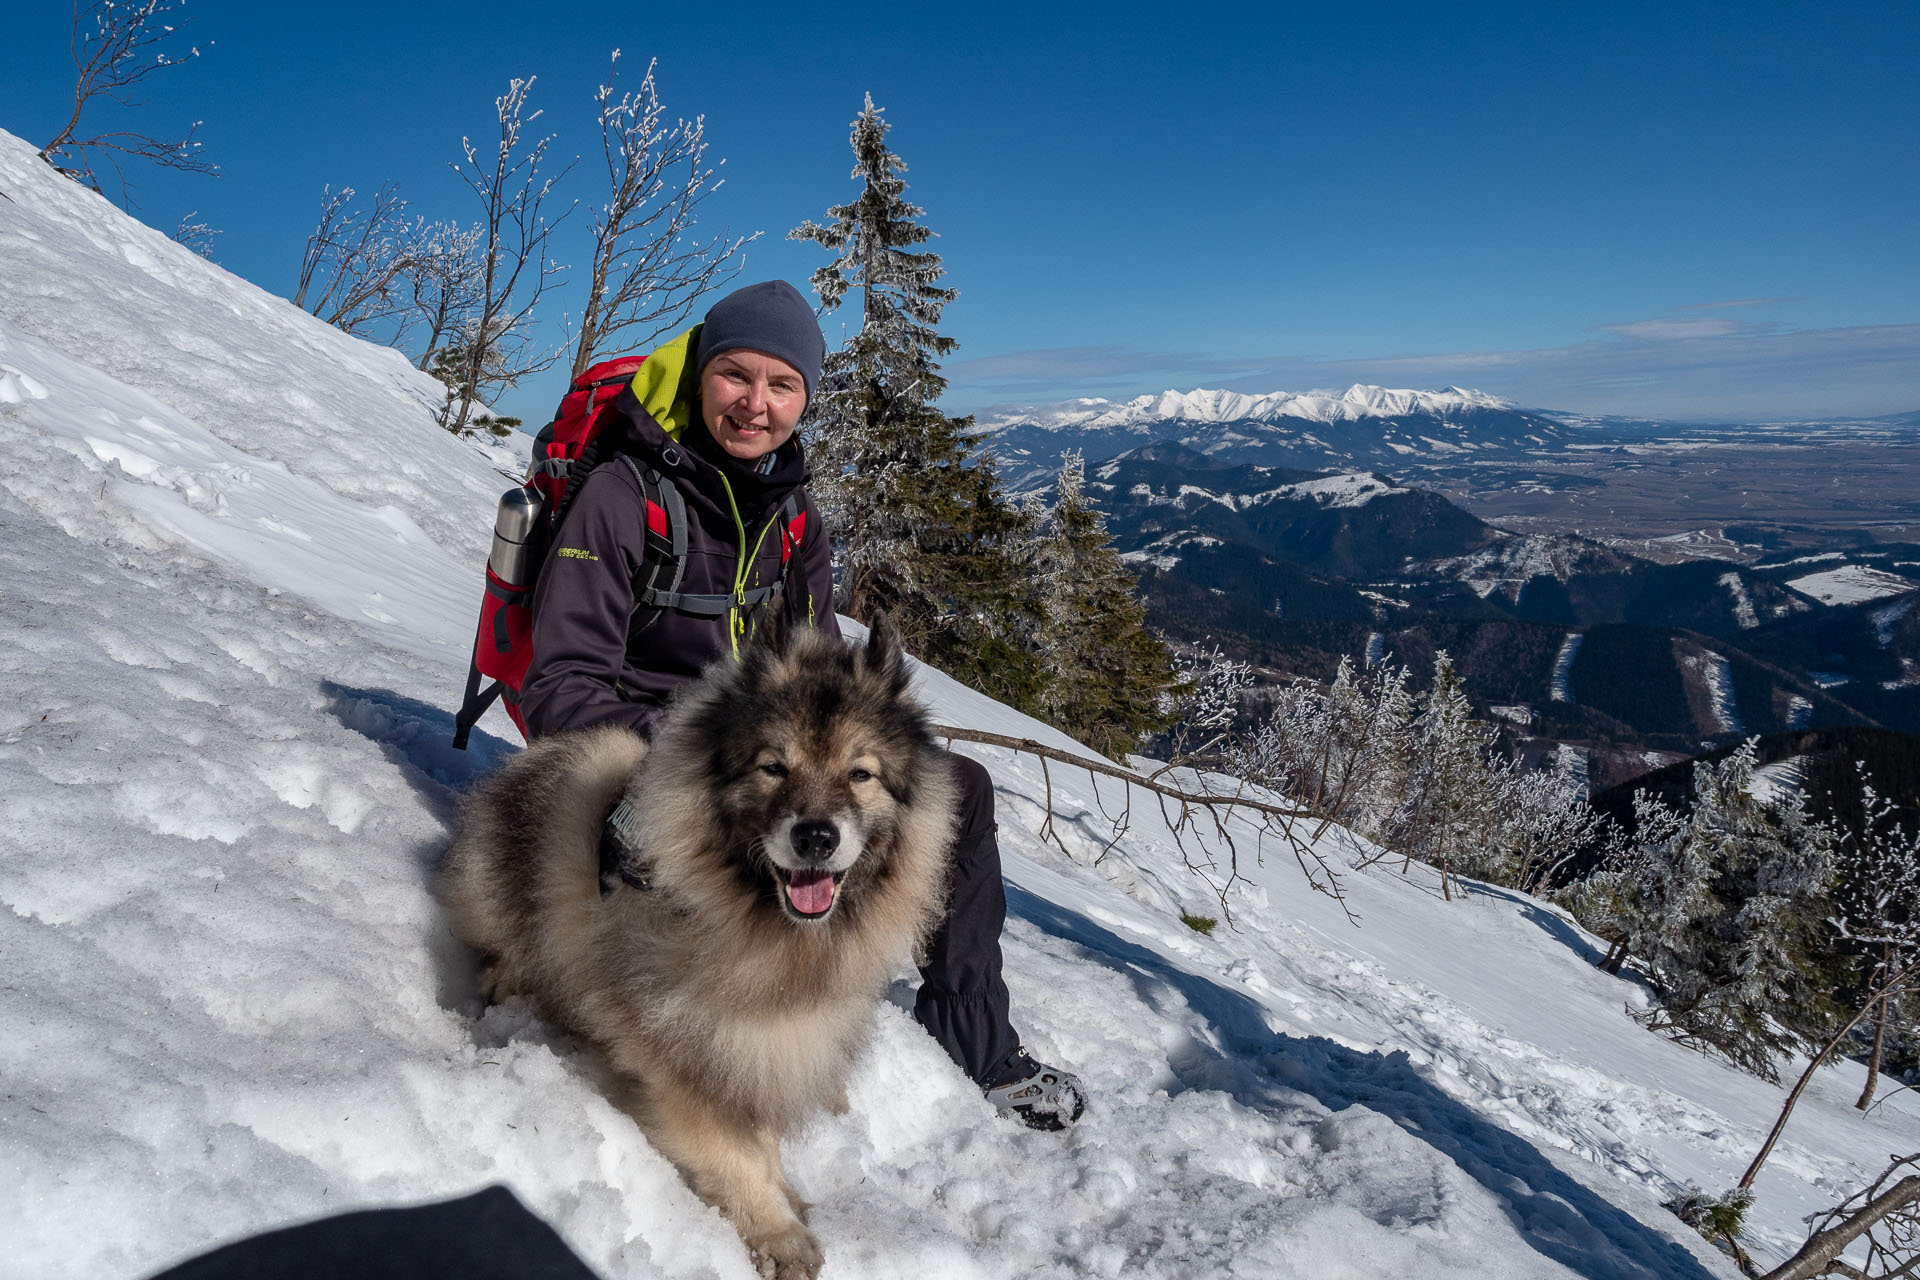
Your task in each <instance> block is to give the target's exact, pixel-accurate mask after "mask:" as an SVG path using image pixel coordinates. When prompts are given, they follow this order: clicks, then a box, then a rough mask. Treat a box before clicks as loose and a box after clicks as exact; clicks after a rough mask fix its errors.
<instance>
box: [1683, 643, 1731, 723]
mask: <svg viewBox="0 0 1920 1280" xmlns="http://www.w3.org/2000/svg"><path fill="white" fill-rule="evenodd" d="M1681 662H1682V665H1683V666H1684V667H1685V668H1686V669H1687V670H1688V671H1691V672H1693V673H1694V674H1695V675H1697V676H1698V677H1699V678H1700V680H1701V682H1702V683H1703V684H1704V685H1705V686H1706V690H1707V698H1708V704H1707V706H1708V713H1709V714H1710V715H1711V716H1712V717H1713V731H1714V732H1715V733H1717V734H1718V733H1744V732H1745V731H1746V730H1745V727H1744V726H1743V725H1742V724H1741V722H1740V709H1739V707H1738V705H1737V704H1736V702H1735V699H1734V694H1733V668H1732V667H1731V666H1730V665H1729V664H1728V662H1727V660H1726V658H1725V656H1724V655H1722V654H1718V653H1715V652H1713V651H1712V650H1711V649H1705V650H1701V651H1700V652H1698V653H1691V654H1688V655H1686V656H1685V657H1684V658H1683V659H1682V660H1681Z"/></svg>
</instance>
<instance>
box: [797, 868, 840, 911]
mask: <svg viewBox="0 0 1920 1280" xmlns="http://www.w3.org/2000/svg"><path fill="white" fill-rule="evenodd" d="M787 899H788V900H789V901H790V902H792V903H793V909H794V910H795V911H798V912H799V913H800V914H801V915H803V916H817V915H819V914H820V913H821V912H822V911H825V910H826V909H827V908H828V907H830V906H832V905H833V873H832V872H831V871H796V872H794V873H793V874H792V875H791V876H790V877H789V878H788V879H787Z"/></svg>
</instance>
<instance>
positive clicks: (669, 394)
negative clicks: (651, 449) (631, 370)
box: [631, 325, 700, 440]
mask: <svg viewBox="0 0 1920 1280" xmlns="http://www.w3.org/2000/svg"><path fill="white" fill-rule="evenodd" d="M699 349H700V326H699V325H695V326H693V328H691V329H689V330H687V331H686V332H685V333H683V334H680V335H678V336H676V337H672V338H668V339H667V340H666V341H665V342H663V343H661V344H660V345H659V346H657V347H655V348H654V349H653V350H652V351H650V352H648V353H647V359H646V363H645V364H642V365H641V366H640V371H639V372H638V373H635V374H634V375H633V382H632V384H631V390H632V391H633V394H634V398H635V399H637V400H639V401H640V407H641V408H642V409H645V410H646V411H647V415H648V416H649V417H651V418H652V419H653V420H654V421H655V422H656V423H658V424H659V426H660V429H661V430H662V431H664V432H666V435H667V439H669V440H678V439H680V438H681V435H682V434H683V433H684V432H685V431H686V429H687V425H688V424H689V423H693V422H698V421H699V419H700V371H699V370H698V369H696V368H694V365H693V353H694V352H696V351H698V350H699Z"/></svg>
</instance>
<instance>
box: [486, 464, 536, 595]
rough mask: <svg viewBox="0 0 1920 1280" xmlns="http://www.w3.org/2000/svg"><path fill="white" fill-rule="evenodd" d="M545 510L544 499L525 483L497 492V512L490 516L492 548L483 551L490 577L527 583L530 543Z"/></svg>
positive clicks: (509, 582) (517, 584)
mask: <svg viewBox="0 0 1920 1280" xmlns="http://www.w3.org/2000/svg"><path fill="white" fill-rule="evenodd" d="M546 514H547V503H546V500H545V499H544V498H542V497H541V496H540V495H539V493H537V492H536V491H534V490H532V489H529V488H527V487H525V486H521V487H518V488H513V489H509V490H507V491H506V492H505V493H503V494H501V495H500V512H499V514H498V515H496V516H494V518H493V550H492V551H491V552H490V553H488V555H487V567H488V568H489V569H492V570H493V576H494V577H496V578H498V579H500V581H502V582H504V583H506V584H507V585H508V586H510V587H524V586H526V585H527V581H528V579H529V578H530V577H531V576H532V570H533V564H532V558H533V551H534V548H533V547H532V546H531V545H530V544H531V543H532V542H533V540H534V535H535V534H536V533H537V532H538V531H539V528H540V522H541V521H542V520H543V519H545V517H546Z"/></svg>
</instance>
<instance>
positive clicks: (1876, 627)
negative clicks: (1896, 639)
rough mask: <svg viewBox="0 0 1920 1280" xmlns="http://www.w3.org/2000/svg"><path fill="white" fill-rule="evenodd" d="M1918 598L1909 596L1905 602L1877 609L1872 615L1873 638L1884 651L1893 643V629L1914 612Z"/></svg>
mask: <svg viewBox="0 0 1920 1280" xmlns="http://www.w3.org/2000/svg"><path fill="white" fill-rule="evenodd" d="M1915 598H1916V597H1914V596H1908V597H1907V598H1906V599H1904V600H1900V601H1897V602H1895V603H1893V604H1890V605H1886V606H1885V607H1883V608H1879V609H1875V610H1874V611H1873V614H1872V621H1873V638H1874V639H1875V641H1877V642H1878V643H1879V645H1880V647H1881V648H1882V649H1885V648H1886V647H1887V646H1889V645H1891V644H1892V643H1893V629H1894V627H1895V626H1896V625H1898V624H1899V622H1900V620H1901V619H1902V618H1904V617H1906V616H1907V615H1908V614H1909V613H1912V612H1913V604H1914V600H1915Z"/></svg>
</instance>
